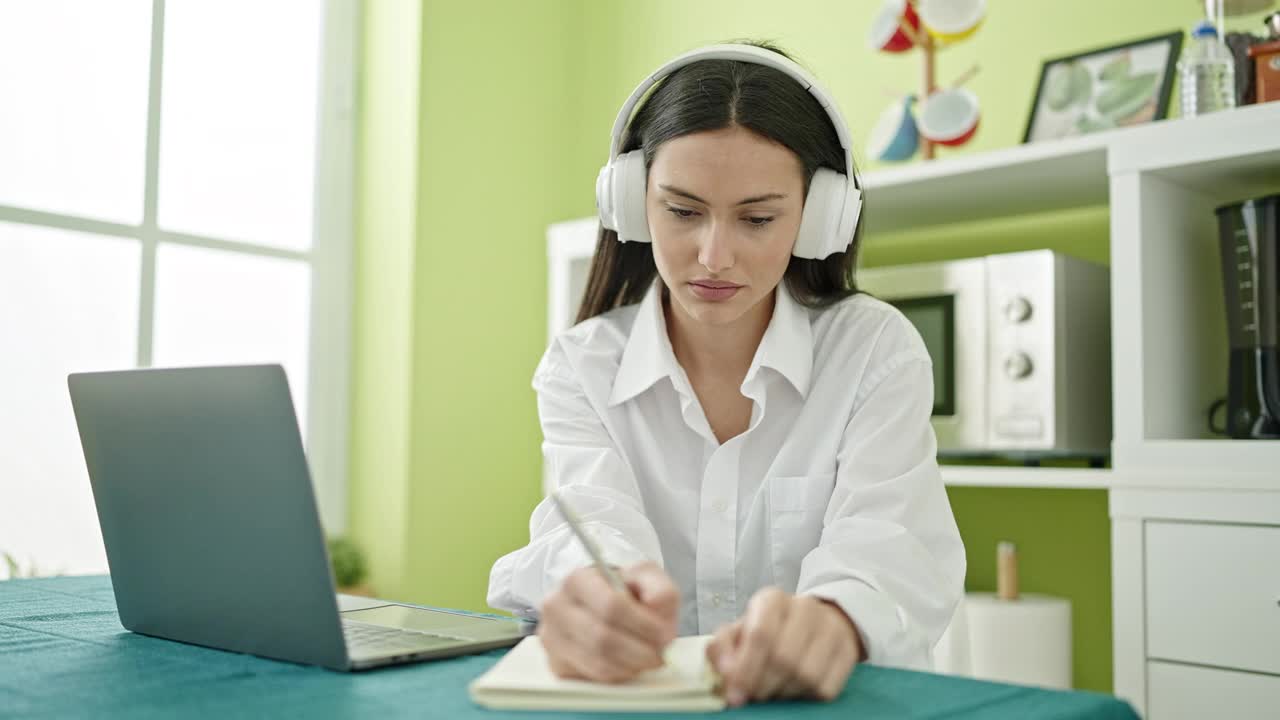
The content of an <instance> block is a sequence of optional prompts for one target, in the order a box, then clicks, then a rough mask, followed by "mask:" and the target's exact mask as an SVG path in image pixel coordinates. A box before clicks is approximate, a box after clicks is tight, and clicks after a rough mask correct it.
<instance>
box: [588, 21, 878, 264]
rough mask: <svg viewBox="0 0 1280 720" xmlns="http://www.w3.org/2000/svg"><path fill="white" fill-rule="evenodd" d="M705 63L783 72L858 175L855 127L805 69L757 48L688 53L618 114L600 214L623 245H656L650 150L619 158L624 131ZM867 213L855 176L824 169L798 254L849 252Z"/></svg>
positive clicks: (600, 184) (647, 82)
mask: <svg viewBox="0 0 1280 720" xmlns="http://www.w3.org/2000/svg"><path fill="white" fill-rule="evenodd" d="M699 60H738V61H740V62H749V63H755V64H757V65H765V66H767V67H771V68H774V69H775V70H781V71H782V72H784V73H786V74H787V75H789V76H791V77H792V78H794V79H795V80H796V82H798V83H800V84H801V85H803V86H804V87H805V89H806V90H808V91H809V92H810V93H811V94H812V95H813V96H814V97H815V98H817V99H818V102H819V103H821V105H822V107H823V108H824V109H825V110H826V111H827V115H829V116H830V117H831V124H832V125H834V126H835V128H836V135H837V136H839V138H840V147H841V148H843V149H844V166H845V168H846V170H847V171H849V172H852V170H853V150H852V148H851V145H852V143H850V141H849V128H848V126H847V125H846V124H845V121H844V118H843V117H842V116H841V115H840V109H839V108H838V107H836V104H835V101H834V100H833V99H832V97H831V95H830V94H829V93H828V92H827V91H826V90H824V89H823V88H822V87H821V86H820V85H819V84H818V81H817V80H816V79H814V77H813V76H812V75H810V74H809V73H808V71H806V70H805V69H804V68H802V67H800V66H799V65H797V64H796V63H794V62H792V61H791V60H788V59H787V58H786V57H784V56H782V55H779V54H778V53H776V52H773V51H771V50H765V49H764V48H759V47H755V46H754V45H709V46H707V47H703V48H699V49H697V50H693V51H691V52H688V53H685V54H684V55H681V56H679V57H677V58H675V59H674V60H671V61H670V62H668V63H667V64H665V65H663V66H662V67H660V68H658V69H657V70H655V71H653V72H652V73H650V74H649V76H648V77H646V78H645V79H644V81H643V82H641V83H640V85H639V86H638V87H637V88H636V89H635V92H633V93H631V97H629V98H627V101H626V102H625V103H623V105H622V109H621V110H619V111H618V119H617V120H615V121H614V123H613V135H612V140H611V141H610V144H609V162H608V163H607V164H606V165H605V166H604V167H603V168H601V169H600V175H599V176H598V177H597V178H596V209H597V210H598V211H599V213H600V223H601V224H602V225H603V226H604V227H605V228H607V229H609V230H615V231H617V233H618V239H619V240H621V241H622V242H652V241H653V239H652V237H651V236H650V235H649V221H648V219H647V218H646V217H645V188H646V184H647V181H648V174H647V172H646V170H645V166H644V150H632V151H631V152H629V153H627V154H625V155H621V156H619V155H618V152H619V151H620V150H621V149H622V148H621V145H622V132H623V130H624V129H625V128H626V126H627V123H628V122H630V120H631V113H632V111H633V110H635V107H636V105H638V104H639V103H640V99H641V97H642V96H643V95H644V94H645V92H646V91H648V89H649V88H651V87H653V86H654V85H655V84H657V83H658V81H659V80H662V79H663V78H665V77H666V76H668V75H670V74H671V73H672V72H675V71H676V70H677V69H679V68H681V67H684V66H685V65H688V64H690V63H694V62H697V61H699ZM861 208H862V191H861V190H859V189H858V187H857V185H855V184H854V182H853V180H851V179H850V178H849V176H847V175H844V174H841V173H838V172H836V171H835V170H832V169H831V168H826V167H820V168H818V170H817V172H815V173H814V175H813V179H812V180H810V181H809V194H808V195H807V196H806V197H805V203H804V213H803V214H802V216H801V219H800V233H799V236H798V237H797V238H796V246H795V249H794V250H793V251H792V253H791V254H792V255H795V256H796V257H802V258H814V259H819V260H820V259H822V258H825V257H827V256H828V255H831V254H832V253H838V252H843V251H844V250H846V249H847V248H848V247H849V243H851V242H852V241H853V231H854V228H855V227H857V224H858V213H859V211H860V210H861Z"/></svg>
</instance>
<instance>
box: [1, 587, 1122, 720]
mask: <svg viewBox="0 0 1280 720" xmlns="http://www.w3.org/2000/svg"><path fill="white" fill-rule="evenodd" d="M502 652H503V651H493V652H489V653H485V654H483V655H474V656H469V657H461V658H452V659H448V660H440V661H434V662H426V663H419V664H416V665H407V666H399V667H391V668H383V669H378V670H371V671H367V672H363V673H339V672H332V671H329V670H324V669H322V668H314V667H306V666H301V665H294V664H291V663H285V662H277V661H273V660H266V659H262V658H257V657H253V656H249V655H240V654H236V653H229V652H223V651H220V650H212V649H209V648H202V647H196V646H193V645H184V644H182V643H176V642H170V641H167V640H159V639H156V638H150V637H146V636H143V635H137V634H134V633H131V632H128V631H126V630H125V629H124V628H123V627H121V626H120V620H119V617H118V616H117V614H116V604H115V597H114V595H113V592H112V589H111V580H110V578H109V577H106V576H86V577H58V578H40V579H23V580H7V581H0V718H6V719H7V718H47V717H90V716H92V717H95V718H114V717H122V718H123V717H128V718H155V717H182V718H200V717H218V718H223V717H266V716H270V717H298V718H348V717H376V718H415V720H416V719H420V718H432V717H442V718H460V719H465V718H476V719H477V720H482V719H483V720H488V719H494V720H496V719H497V718H502V717H521V718H525V720H528V719H529V718H539V719H541V718H560V717H565V718H572V717H586V715H582V714H575V713H565V714H551V713H539V714H536V715H534V714H530V713H514V712H513V713H505V712H502V713H500V712H492V711H488V710H484V709H481V708H479V707H477V706H476V705H474V704H472V702H471V700H470V698H469V697H468V696H467V689H466V688H467V683H469V682H470V681H471V680H472V679H474V678H475V677H477V676H479V675H480V674H481V673H483V672H484V671H485V670H487V669H488V668H489V667H490V666H491V665H492V664H493V663H494V662H495V661H496V660H497V659H498V658H499V657H500V656H501V655H502ZM726 714H729V715H734V716H744V717H746V716H750V717H752V718H858V720H876V719H878V718H895V719H897V718H958V719H963V718H1018V719H1019V720H1023V719H1026V718H1052V719H1061V720H1077V719H1078V720H1085V719H1089V720H1135V719H1136V717H1137V716H1136V715H1135V714H1134V712H1133V710H1132V709H1131V708H1130V707H1129V705H1128V704H1126V703H1124V702H1122V701H1120V700H1117V699H1116V698H1114V697H1111V696H1108V695H1101V694H1097V693H1087V692H1061V691H1052V690H1041V689H1035V688H1028V687H1019V686H1014V685H1002V684H997V683H988V682H981V681H977V680H972V679H968V678H958V677H950V676H945V675H935V674H931V673H919V672H911V671H906V670H895V669H890V668H881V667H875V666H872V665H864V666H862V667H860V668H859V669H858V670H857V672H855V673H854V674H853V676H852V677H851V678H850V681H849V686H848V687H847V688H846V689H845V691H844V693H843V694H842V695H841V696H840V697H839V698H838V699H837V700H836V701H835V702H833V703H829V704H826V703H798V702H791V703H772V704H766V705H752V706H747V707H744V708H739V709H735V710H728V711H726ZM624 717H627V718H628V720H630V718H645V717H657V716H656V715H630V716H624Z"/></svg>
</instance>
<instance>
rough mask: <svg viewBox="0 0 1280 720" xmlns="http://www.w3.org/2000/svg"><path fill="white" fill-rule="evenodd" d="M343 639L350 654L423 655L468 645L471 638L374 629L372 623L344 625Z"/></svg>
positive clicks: (386, 628)
mask: <svg viewBox="0 0 1280 720" xmlns="http://www.w3.org/2000/svg"><path fill="white" fill-rule="evenodd" d="M342 635H343V637H345V638H346V640H347V649H348V651H353V650H359V651H361V652H383V651H385V652H397V651H403V650H409V651H421V650H431V649H433V648H438V647H445V646H448V645H455V644H457V643H459V642H467V641H469V640H470V638H464V637H458V636H456V635H441V634H438V633H428V632H422V631H419V630H408V629H406V628H395V627H387V626H386V625H373V624H371V623H362V622H356V621H354V620H343V621H342Z"/></svg>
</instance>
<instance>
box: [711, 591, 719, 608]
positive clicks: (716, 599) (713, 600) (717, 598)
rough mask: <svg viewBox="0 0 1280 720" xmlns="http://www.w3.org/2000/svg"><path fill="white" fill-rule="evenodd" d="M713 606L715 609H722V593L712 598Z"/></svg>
mask: <svg viewBox="0 0 1280 720" xmlns="http://www.w3.org/2000/svg"><path fill="white" fill-rule="evenodd" d="M711 604H712V606H714V607H720V593H716V594H714V595H712V596H711Z"/></svg>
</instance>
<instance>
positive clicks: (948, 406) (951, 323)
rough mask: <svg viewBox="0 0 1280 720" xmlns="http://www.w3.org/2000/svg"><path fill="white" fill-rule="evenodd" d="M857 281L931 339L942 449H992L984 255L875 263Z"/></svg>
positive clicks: (949, 451) (935, 413)
mask: <svg viewBox="0 0 1280 720" xmlns="http://www.w3.org/2000/svg"><path fill="white" fill-rule="evenodd" d="M858 285H859V287H861V288H862V289H863V290H866V291H867V292H869V293H871V294H872V295H874V296H875V297H877V298H880V299H881V300H884V301H886V302H888V303H890V304H892V305H894V306H895V307H897V308H898V309H899V310H901V311H902V313H903V314H904V315H906V317H907V319H908V320H910V321H911V322H912V324H914V325H915V327H916V329H917V330H918V331H919V332H920V336H921V337H922V338H923V339H924V342H925V345H926V346H927V347H928V350H929V355H930V357H931V358H932V360H933V377H934V408H933V428H934V434H935V435H937V438H938V451H939V453H941V454H953V455H954V454H964V453H968V452H980V451H982V450H983V449H985V448H986V447H987V446H988V442H987V440H988V438H987V407H986V397H987V327H986V323H987V311H986V302H987V299H986V295H987V287H986V285H987V279H986V264H985V263H984V262H983V260H982V259H981V258H976V259H972V260H957V261H949V262H940V263H928V264H920V265H910V266H903V267H892V268H870V269H866V270H863V271H861V272H860V273H859V274H858Z"/></svg>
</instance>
